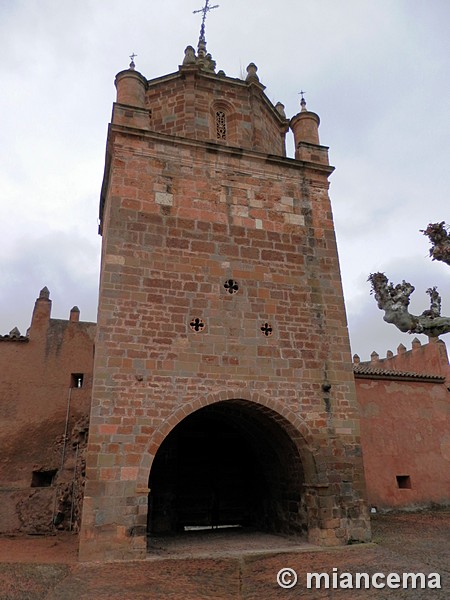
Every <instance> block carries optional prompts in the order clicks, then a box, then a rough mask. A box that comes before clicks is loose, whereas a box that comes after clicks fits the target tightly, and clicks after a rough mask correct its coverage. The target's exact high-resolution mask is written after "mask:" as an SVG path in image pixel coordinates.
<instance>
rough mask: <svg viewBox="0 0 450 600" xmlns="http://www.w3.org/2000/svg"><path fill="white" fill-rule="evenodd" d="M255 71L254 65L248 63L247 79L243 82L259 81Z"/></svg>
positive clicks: (256, 68)
mask: <svg viewBox="0 0 450 600" xmlns="http://www.w3.org/2000/svg"><path fill="white" fill-rule="evenodd" d="M257 70H258V67H257V66H256V65H255V63H250V64H249V65H248V67H247V77H246V78H245V81H252V80H253V81H259V77H258V75H257V74H256V72H257Z"/></svg>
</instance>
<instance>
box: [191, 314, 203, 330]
mask: <svg viewBox="0 0 450 600" xmlns="http://www.w3.org/2000/svg"><path fill="white" fill-rule="evenodd" d="M189 326H190V328H191V329H192V331H196V332H199V331H203V329H204V328H205V324H204V322H203V321H202V320H201V319H199V318H197V317H196V318H195V319H192V321H191V322H190V323H189Z"/></svg>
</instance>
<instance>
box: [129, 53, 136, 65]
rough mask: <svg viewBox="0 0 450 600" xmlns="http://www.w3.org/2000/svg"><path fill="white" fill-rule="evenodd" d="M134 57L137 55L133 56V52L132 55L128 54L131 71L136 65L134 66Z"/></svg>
mask: <svg viewBox="0 0 450 600" xmlns="http://www.w3.org/2000/svg"><path fill="white" fill-rule="evenodd" d="M136 56H137V54H135V53H134V52H133V54H130V58H131V62H130V68H131V69H134V67H135V66H136V65H135V64H134V59H135V58H136Z"/></svg>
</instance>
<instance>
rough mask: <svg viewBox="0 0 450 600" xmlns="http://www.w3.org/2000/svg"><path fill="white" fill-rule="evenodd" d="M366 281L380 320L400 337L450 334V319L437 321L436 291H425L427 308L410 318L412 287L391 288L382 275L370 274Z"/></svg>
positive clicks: (392, 286) (438, 297)
mask: <svg viewBox="0 0 450 600" xmlns="http://www.w3.org/2000/svg"><path fill="white" fill-rule="evenodd" d="M449 258H450V256H449ZM438 260H439V259H438ZM368 281H370V284H371V287H372V289H371V293H372V294H374V296H375V300H376V301H377V304H378V308H380V309H381V310H384V317H383V319H384V320H385V321H386V322H387V323H393V324H394V325H395V326H396V327H397V328H398V329H400V331H403V332H404V333H424V334H425V335H428V336H429V337H438V336H439V335H442V334H444V333H449V332H450V317H441V297H440V295H439V293H438V291H437V289H436V287H434V288H430V289H428V290H427V294H428V295H429V296H430V308H429V309H428V310H425V311H424V312H423V313H422V314H421V315H413V314H411V313H410V312H409V311H408V306H409V300H410V296H411V294H412V293H413V292H414V286H413V285H411V284H410V283H408V282H407V281H403V282H402V283H398V284H397V285H395V286H394V284H393V283H390V282H389V280H388V278H387V277H386V275H385V274H384V273H371V274H370V275H369V279H368Z"/></svg>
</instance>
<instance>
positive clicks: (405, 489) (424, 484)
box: [355, 339, 450, 509]
mask: <svg viewBox="0 0 450 600" xmlns="http://www.w3.org/2000/svg"><path fill="white" fill-rule="evenodd" d="M449 375H450V368H449V364H448V357H447V352H446V348H445V344H444V343H443V342H442V341H436V340H432V339H431V340H430V343H428V344H425V345H423V346H422V345H421V344H420V342H419V341H418V340H417V339H416V340H414V341H413V343H412V349H411V350H409V351H406V348H405V347H404V346H403V345H401V346H399V348H398V349H397V354H395V355H394V354H393V353H392V352H389V353H388V356H387V357H386V358H384V359H380V358H379V356H378V355H377V354H376V353H373V354H372V360H371V361H370V362H365V363H361V362H357V364H356V365H355V377H356V392H357V397H358V404H359V405H360V409H361V439H362V447H363V456H364V469H365V474H366V484H367V493H368V500H369V503H370V504H371V505H372V506H375V507H377V508H378V509H388V508H401V507H414V506H427V505H430V504H438V505H446V504H449V503H450V402H449V400H450V392H449V386H450V376H449Z"/></svg>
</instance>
